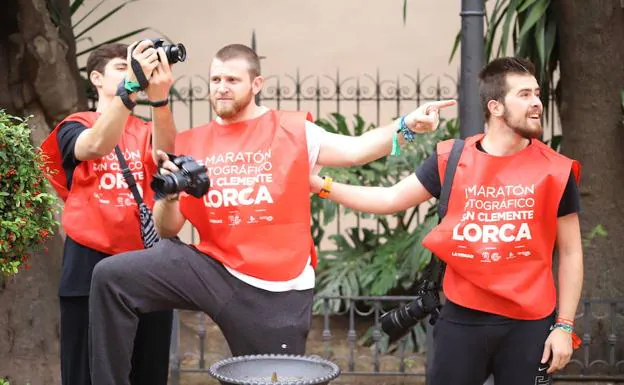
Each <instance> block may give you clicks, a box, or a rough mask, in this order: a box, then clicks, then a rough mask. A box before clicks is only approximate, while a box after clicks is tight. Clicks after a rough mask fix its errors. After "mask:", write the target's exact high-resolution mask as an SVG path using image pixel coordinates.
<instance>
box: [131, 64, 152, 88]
mask: <svg viewBox="0 0 624 385" xmlns="http://www.w3.org/2000/svg"><path fill="white" fill-rule="evenodd" d="M130 67H132V72H134V76H135V77H136V79H137V81H138V82H139V84H140V85H141V90H145V89H146V88H147V86H149V81H148V80H147V77H146V76H145V72H143V68H141V64H139V62H138V61H137V60H136V59H135V58H130Z"/></svg>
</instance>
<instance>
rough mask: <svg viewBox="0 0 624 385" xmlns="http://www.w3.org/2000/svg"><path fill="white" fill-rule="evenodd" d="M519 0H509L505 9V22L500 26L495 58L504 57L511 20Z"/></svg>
mask: <svg viewBox="0 0 624 385" xmlns="http://www.w3.org/2000/svg"><path fill="white" fill-rule="evenodd" d="M518 1H519V0H511V1H510V2H509V5H508V6H507V8H506V9H505V12H504V14H505V22H504V23H503V26H502V29H503V31H502V36H501V40H500V43H499V46H498V53H497V56H500V55H506V54H507V42H508V41H509V31H510V29H511V20H512V19H513V17H514V15H515V14H516V8H517V7H518Z"/></svg>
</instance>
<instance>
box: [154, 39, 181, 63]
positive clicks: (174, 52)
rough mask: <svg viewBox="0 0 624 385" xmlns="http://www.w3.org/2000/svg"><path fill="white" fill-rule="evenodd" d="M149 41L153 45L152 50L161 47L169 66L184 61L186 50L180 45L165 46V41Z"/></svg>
mask: <svg viewBox="0 0 624 385" xmlns="http://www.w3.org/2000/svg"><path fill="white" fill-rule="evenodd" d="M149 40H150V41H151V42H152V43H154V49H158V48H160V47H162V48H163V49H164V50H165V54H166V55H167V60H168V61H169V64H173V63H177V62H179V61H185V60H186V48H184V45H183V44H182V43H178V44H165V41H164V40H163V39H159V38H156V39H149Z"/></svg>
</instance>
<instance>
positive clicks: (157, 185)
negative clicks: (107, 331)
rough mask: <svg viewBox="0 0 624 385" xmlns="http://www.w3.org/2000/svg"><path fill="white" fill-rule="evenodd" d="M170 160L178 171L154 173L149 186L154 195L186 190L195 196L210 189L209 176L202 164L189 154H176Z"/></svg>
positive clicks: (197, 196) (159, 195) (160, 195)
mask: <svg viewBox="0 0 624 385" xmlns="http://www.w3.org/2000/svg"><path fill="white" fill-rule="evenodd" d="M172 162H173V163H174V164H175V165H176V166H177V167H178V168H179V170H178V171H175V172H172V173H171V174H167V175H155V176H154V179H153V180H152V183H151V187H152V190H154V192H155V193H156V197H157V198H159V197H163V196H165V195H169V194H176V193H179V192H182V191H184V192H186V193H187V194H189V195H192V196H194V197H196V198H200V197H202V196H204V195H205V194H206V193H207V192H208V189H210V178H209V177H208V174H207V169H206V167H205V166H204V165H202V164H200V163H198V162H197V161H196V160H195V159H193V158H192V157H190V156H185V155H181V156H177V157H174V158H173V159H172Z"/></svg>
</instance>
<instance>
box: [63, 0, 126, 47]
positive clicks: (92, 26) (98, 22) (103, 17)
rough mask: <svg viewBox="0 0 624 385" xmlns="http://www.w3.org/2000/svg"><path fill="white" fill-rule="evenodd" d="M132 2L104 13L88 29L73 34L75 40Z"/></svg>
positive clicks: (124, 3)
mask: <svg viewBox="0 0 624 385" xmlns="http://www.w3.org/2000/svg"><path fill="white" fill-rule="evenodd" d="M133 1H136V0H127V1H125V2H123V3H122V4H120V5H118V6H116V7H115V8H113V9H112V10H111V11H109V12H108V13H106V14H105V15H104V16H102V17H100V18H99V19H97V20H96V21H95V22H93V24H91V25H90V26H89V27H87V28H86V29H85V30H84V31H82V32H80V33H78V34H75V32H74V34H75V36H76V39H79V38H80V37H81V36H82V35H84V34H85V33H87V32H89V31H90V30H92V29H93V28H95V27H97V26H98V25H100V24H101V23H102V22H104V21H106V20H107V19H108V18H110V17H111V16H113V15H114V14H116V13H117V12H119V11H120V10H121V9H122V8H123V7H125V6H126V5H128V4H129V3H132V2H133Z"/></svg>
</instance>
